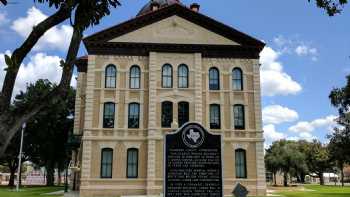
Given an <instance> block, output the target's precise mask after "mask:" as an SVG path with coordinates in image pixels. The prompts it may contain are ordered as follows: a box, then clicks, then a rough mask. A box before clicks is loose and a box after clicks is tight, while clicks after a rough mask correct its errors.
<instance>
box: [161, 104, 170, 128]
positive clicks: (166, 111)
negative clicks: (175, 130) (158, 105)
mask: <svg viewBox="0 0 350 197" xmlns="http://www.w3.org/2000/svg"><path fill="white" fill-rule="evenodd" d="M172 122H173V103H172V102H169V101H164V102H162V127H164V128H170V127H171V123H172Z"/></svg>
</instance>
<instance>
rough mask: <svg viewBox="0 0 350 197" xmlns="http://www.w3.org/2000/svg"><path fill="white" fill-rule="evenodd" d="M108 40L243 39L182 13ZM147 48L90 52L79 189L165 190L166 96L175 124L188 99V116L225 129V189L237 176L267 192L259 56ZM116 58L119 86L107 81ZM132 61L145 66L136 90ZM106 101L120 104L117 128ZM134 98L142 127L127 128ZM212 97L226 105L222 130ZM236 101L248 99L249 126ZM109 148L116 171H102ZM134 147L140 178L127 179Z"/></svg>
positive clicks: (78, 119)
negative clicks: (239, 117) (167, 79)
mask: <svg viewBox="0 0 350 197" xmlns="http://www.w3.org/2000/svg"><path fill="white" fill-rule="evenodd" d="M176 6H178V5H176ZM178 9H185V8H178ZM186 9H187V8H186ZM151 14H152V13H151ZM139 17H140V16H139ZM141 17H143V16H141ZM164 32H165V33H164ZM191 36H192V37H191ZM108 42H112V43H113V42H118V43H120V42H126V43H130V42H138V43H144V42H150V43H166V44H167V43H170V44H174V43H175V44H176V43H179V44H184V43H188V44H194V45H195V44H201V45H202V44H205V45H216V44H218V45H240V44H239V43H237V42H236V41H233V40H232V39H229V38H226V37H224V36H223V35H219V34H217V33H214V32H212V31H210V30H208V29H206V28H204V27H201V26H200V25H198V24H194V23H193V22H190V21H188V20H186V19H184V18H183V17H180V16H177V15H174V16H171V17H167V18H165V19H163V20H161V21H157V22H154V23H152V24H149V25H147V26H144V27H142V28H139V29H137V30H134V31H131V32H129V33H127V34H123V35H119V36H116V37H115V38H113V39H110V40H108ZM147 54H148V55H144V54H142V55H136V54H108V53H105V54H102V53H98V54H97V53H95V54H89V55H88V61H87V69H86V70H85V71H83V72H79V77H78V85H77V98H76V116H75V129H74V132H75V134H77V135H79V134H80V135H83V137H82V146H81V148H80V149H79V151H78V152H77V157H76V160H77V161H75V162H76V163H79V165H80V167H81V168H80V170H81V172H80V173H79V175H78V176H79V181H78V183H79V186H80V195H81V196H82V197H90V196H118V195H159V194H161V193H162V192H163V190H162V188H163V138H164V135H165V134H166V133H168V132H173V131H174V129H176V128H162V126H161V119H162V117H161V114H162V109H161V108H162V106H161V103H162V102H164V101H170V102H172V103H173V123H177V122H179V120H178V107H177V106H178V103H180V102H183V101H185V102H188V103H189V121H195V122H199V123H201V124H202V125H203V126H204V127H206V128H207V129H208V130H210V131H211V132H214V133H219V134H221V135H222V136H223V144H222V148H223V149H222V150H223V161H224V164H223V179H224V193H225V195H230V194H231V192H232V190H233V188H234V185H235V184H236V183H238V182H239V183H241V184H243V185H245V186H247V188H248V189H249V191H250V194H251V195H265V193H266V184H265V169H264V158H263V157H264V156H263V154H264V153H263V142H264V139H263V131H262V126H261V104H260V103H261V100H260V76H259V74H260V73H259V61H258V58H244V57H242V58H235V57H208V56H205V55H203V53H202V52H201V51H194V52H186V53H182V52H181V51H178V52H167V50H166V51H161V50H155V51H152V50H149V51H148V52H147ZM111 64H112V65H115V66H116V70H117V72H116V73H117V75H116V87H115V88H105V87H106V86H105V85H106V84H105V81H106V80H105V77H106V73H105V70H106V66H107V65H111ZM164 64H170V65H172V68H173V71H172V75H173V77H172V80H173V86H172V88H162V66H163V65H164ZM181 64H186V65H187V66H188V69H189V77H188V79H189V80H188V83H189V85H188V88H178V77H177V74H178V70H177V69H178V66H179V65H181ZM133 65H138V66H139V68H140V70H141V78H140V88H139V89H130V84H129V83H130V68H131V67H132V66H133ZM212 67H216V68H217V69H218V70H219V73H220V89H219V90H210V89H209V69H210V68H212ZM234 68H240V69H241V70H242V71H243V87H244V88H243V90H241V91H236V90H233V87H232V70H233V69H234ZM106 102H112V103H114V104H115V117H114V126H113V128H103V114H104V103H106ZM130 103H138V104H139V106H140V113H139V114H140V116H139V128H134V129H131V128H128V108H129V104H130ZM211 104H219V105H220V109H221V110H220V119H221V128H220V129H210V116H209V114H210V112H209V111H210V105H211ZM236 104H241V105H243V106H244V110H245V113H244V115H245V117H244V119H245V129H244V130H236V129H235V125H234V114H233V106H234V105H236ZM175 125H176V124H175ZM104 148H110V149H112V150H113V165H112V177H111V178H101V150H102V149H104ZM130 148H134V149H137V150H138V151H139V153H138V167H137V168H138V169H137V172H138V173H137V174H138V175H137V178H127V150H128V149H130ZM237 149H243V150H245V151H246V168H247V178H244V179H238V178H236V174H235V173H236V171H235V150H237Z"/></svg>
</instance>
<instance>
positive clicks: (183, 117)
mask: <svg viewBox="0 0 350 197" xmlns="http://www.w3.org/2000/svg"><path fill="white" fill-rule="evenodd" d="M189 119H190V116H189V103H188V102H180V103H179V104H178V121H179V127H181V126H182V125H184V124H185V123H187V122H188V121H189Z"/></svg>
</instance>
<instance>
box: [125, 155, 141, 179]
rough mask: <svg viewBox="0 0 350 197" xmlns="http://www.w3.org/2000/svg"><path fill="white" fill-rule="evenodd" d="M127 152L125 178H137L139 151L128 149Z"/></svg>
mask: <svg viewBox="0 0 350 197" xmlns="http://www.w3.org/2000/svg"><path fill="white" fill-rule="evenodd" d="M127 152H128V153H127V154H128V155H127V156H128V158H127V169H126V175H127V178H137V177H138V165H139V150H137V149H136V148H129V149H128V151H127Z"/></svg>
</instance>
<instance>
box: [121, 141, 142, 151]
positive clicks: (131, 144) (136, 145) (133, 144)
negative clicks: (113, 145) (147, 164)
mask: <svg viewBox="0 0 350 197" xmlns="http://www.w3.org/2000/svg"><path fill="white" fill-rule="evenodd" d="M123 145H124V147H125V149H126V150H127V149H129V148H136V149H140V147H141V142H135V141H134V142H126V141H124V142H123Z"/></svg>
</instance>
